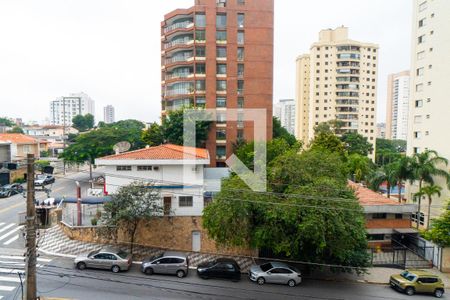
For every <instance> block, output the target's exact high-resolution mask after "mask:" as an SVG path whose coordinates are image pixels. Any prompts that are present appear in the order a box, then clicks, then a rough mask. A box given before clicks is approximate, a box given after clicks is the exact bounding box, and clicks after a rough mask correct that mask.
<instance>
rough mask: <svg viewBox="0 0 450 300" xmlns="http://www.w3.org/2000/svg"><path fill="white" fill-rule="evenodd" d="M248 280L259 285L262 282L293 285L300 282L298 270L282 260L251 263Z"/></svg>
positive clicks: (300, 277)
mask: <svg viewBox="0 0 450 300" xmlns="http://www.w3.org/2000/svg"><path fill="white" fill-rule="evenodd" d="M249 276H250V280H251V281H255V282H257V283H258V284H259V285H262V284H264V283H266V282H267V283H278V284H287V285H288V286H290V287H294V286H296V285H297V284H299V283H301V282H302V276H301V273H300V271H299V270H297V269H296V268H294V267H292V266H289V265H287V264H285V263H282V262H268V263H265V264H262V265H253V266H251V267H250V272H249Z"/></svg>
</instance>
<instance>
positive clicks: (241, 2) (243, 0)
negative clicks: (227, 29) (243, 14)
mask: <svg viewBox="0 0 450 300" xmlns="http://www.w3.org/2000/svg"><path fill="white" fill-rule="evenodd" d="M237 3H238V5H245V0H238V1H237Z"/></svg>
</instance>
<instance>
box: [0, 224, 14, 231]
mask: <svg viewBox="0 0 450 300" xmlns="http://www.w3.org/2000/svg"><path fill="white" fill-rule="evenodd" d="M14 225H16V224H14V223H11V224H9V225H7V226H5V227H3V228H2V229H0V232H3V231H5V230H6V229H8V228H11V227H13V226H14Z"/></svg>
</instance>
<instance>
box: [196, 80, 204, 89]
mask: <svg viewBox="0 0 450 300" xmlns="http://www.w3.org/2000/svg"><path fill="white" fill-rule="evenodd" d="M195 89H196V90H197V91H205V90H206V81H205V80H196V81H195Z"/></svg>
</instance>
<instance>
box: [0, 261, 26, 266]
mask: <svg viewBox="0 0 450 300" xmlns="http://www.w3.org/2000/svg"><path fill="white" fill-rule="evenodd" d="M0 264H8V265H14V266H25V263H21V262H15V261H5V260H0Z"/></svg>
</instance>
